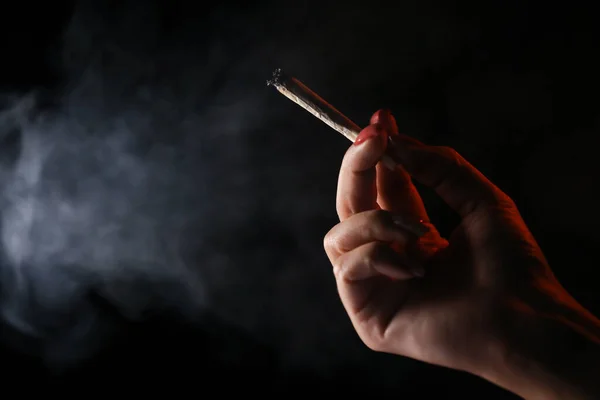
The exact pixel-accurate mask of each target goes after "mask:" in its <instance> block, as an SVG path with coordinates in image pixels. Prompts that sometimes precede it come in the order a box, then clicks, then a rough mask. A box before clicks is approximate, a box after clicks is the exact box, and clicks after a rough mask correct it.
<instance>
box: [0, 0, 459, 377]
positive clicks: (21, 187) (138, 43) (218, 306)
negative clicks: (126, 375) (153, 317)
mask: <svg viewBox="0 0 600 400" xmlns="http://www.w3.org/2000/svg"><path fill="white" fill-rule="evenodd" d="M122 3H123V4H122V5H120V6H119V7H116V8H111V7H109V5H107V4H109V3H108V2H91V1H88V2H80V3H79V4H78V6H77V7H76V9H75V11H74V14H73V16H72V18H71V20H70V21H69V24H68V26H67V27H66V29H65V31H64V33H63V36H62V41H61V53H60V57H61V58H60V62H58V64H59V65H60V67H61V69H62V71H63V73H64V76H66V80H65V82H64V84H63V85H62V86H61V89H60V90H59V91H57V92H55V93H54V94H53V98H52V102H51V103H52V106H51V107H49V108H44V107H40V106H39V95H38V94H37V93H36V92H35V91H34V92H32V93H30V94H27V95H25V96H22V95H18V96H16V97H15V98H12V99H10V101H9V100H6V101H4V103H6V104H9V105H8V106H6V107H4V108H3V111H2V113H1V114H0V129H1V130H2V131H1V132H0V136H1V137H8V136H10V135H13V136H14V135H15V132H17V133H16V135H17V137H18V140H16V141H15V143H16V144H15V145H14V146H12V147H10V149H9V150H10V151H9V150H3V153H7V152H8V153H11V154H13V153H14V154H13V155H12V156H11V157H12V158H11V157H7V159H6V160H4V159H3V161H2V162H3V164H2V166H1V169H0V178H1V182H0V184H1V191H2V200H1V201H2V209H1V212H2V214H1V224H2V265H1V270H0V271H1V282H0V283H1V296H2V297H1V303H0V311H1V315H2V318H3V320H4V321H5V323H7V324H9V325H10V326H11V327H12V329H14V330H15V331H17V332H19V333H20V334H21V335H23V336H26V337H29V338H34V339H35V340H36V343H38V344H39V345H38V346H37V347H34V348H33V349H31V348H30V347H28V349H29V351H32V352H34V353H36V354H37V355H40V356H42V357H43V358H44V359H45V360H46V361H47V362H48V363H51V364H56V365H62V364H65V363H71V362H77V361H78V360H81V359H85V358H87V357H89V356H91V355H93V354H94V352H95V351H97V349H98V348H99V346H101V345H102V344H103V343H104V342H105V341H106V339H107V338H108V337H109V336H110V335H111V334H112V333H113V332H114V331H115V330H116V329H117V326H115V324H114V323H113V322H112V320H111V319H110V318H109V317H107V315H106V313H105V312H104V311H102V310H100V309H99V308H98V307H97V305H96V304H95V303H94V301H93V300H92V299H91V297H90V292H92V291H93V292H94V293H96V294H97V295H99V296H101V297H102V298H104V299H106V301H108V302H109V303H110V304H112V305H114V307H115V308H116V309H117V310H118V312H119V313H120V314H121V315H122V316H124V317H125V318H127V319H130V320H143V319H144V318H145V317H146V316H147V315H148V313H152V312H155V311H156V310H161V311H166V312H171V313H174V314H177V315H181V316H183V317H185V318H187V319H189V320H191V321H195V322H197V323H199V324H201V323H202V318H201V315H202V312H203V311H205V310H210V311H211V312H213V313H215V314H216V315H218V316H219V317H220V318H222V319H223V320H225V321H227V322H228V323H230V324H233V325H235V326H238V327H240V328H242V329H244V330H245V331H247V332H249V333H250V334H252V335H253V336H255V337H256V338H259V339H260V340H261V341H264V342H268V343H269V344H271V345H272V346H274V347H275V348H276V349H277V351H278V352H279V354H282V358H283V363H284V364H286V363H287V364H289V365H291V366H294V365H307V364H310V365H311V366H314V367H315V368H321V369H327V368H330V367H331V366H333V365H338V364H346V363H348V362H355V361H356V360H357V359H359V358H361V357H364V356H365V354H366V353H367V350H366V349H364V348H363V347H362V346H361V345H360V343H359V342H358V339H357V337H356V335H355V333H354V332H353V330H352V328H351V326H350V323H349V322H348V320H347V318H346V315H345V314H344V312H343V309H342V307H341V304H340V303H339V300H338V298H337V293H336V292H335V285H334V283H333V278H332V276H331V273H330V266H329V265H328V262H327V260H326V258H325V255H324V252H323V249H322V237H323V235H324V234H325V233H326V231H327V230H328V229H329V228H330V227H331V226H332V225H333V224H334V223H335V211H334V210H335V208H334V196H335V182H336V178H337V177H336V175H337V169H338V165H339V161H340V160H341V157H342V155H343V151H344V149H345V147H346V146H347V143H346V142H345V141H344V139H342V138H340V137H338V136H337V135H335V134H334V133H331V132H330V131H329V130H328V128H327V127H325V126H324V125H321V124H320V123H319V122H318V121H314V120H313V119H312V117H310V116H309V115H308V114H306V113H304V112H302V111H300V110H299V109H297V108H296V106H295V105H293V104H290V103H289V102H288V101H287V100H285V99H283V98H281V97H279V95H278V94H276V93H275V92H274V91H272V89H268V88H266V86H265V85H264V81H265V79H266V78H268V77H269V75H270V72H271V70H272V69H273V68H275V67H283V68H288V70H290V71H291V72H292V73H296V74H298V76H299V77H300V78H302V79H305V80H306V81H307V83H309V85H311V86H313V85H314V87H315V89H317V90H318V91H319V92H320V93H321V94H322V95H323V96H324V97H325V98H328V99H329V100H331V101H332V103H333V104H336V106H339V107H340V108H341V109H342V110H345V111H347V112H348V113H349V114H350V115H353V116H356V119H357V122H359V123H362V122H364V121H366V120H367V118H368V114H369V112H371V111H373V110H375V109H377V108H379V107H381V106H383V105H385V103H383V102H385V101H386V100H385V99H386V98H388V99H389V98H390V97H391V96H393V95H394V96H397V93H399V92H400V93H402V92H401V91H398V88H400V89H402V88H404V89H406V91H405V92H404V93H408V92H410V88H411V85H412V83H411V82H413V81H414V80H418V79H420V75H419V74H420V72H419V70H420V68H422V67H423V66H427V65H428V64H432V65H438V66H439V65H442V64H443V63H445V62H446V61H447V60H448V59H449V57H450V56H451V55H452V54H453V52H454V51H458V49H457V48H455V47H453V45H452V43H451V38H452V34H456V31H455V30H454V29H455V27H454V26H453V25H452V23H451V22H450V21H445V20H443V19H440V18H439V17H435V16H429V17H427V18H425V19H424V20H421V21H420V22H419V23H420V24H421V27H422V30H423V33H422V36H421V37H420V38H419V40H421V41H415V40H414V38H411V37H407V38H405V39H403V40H402V41H400V42H398V43H397V44H396V47H395V48H393V49H390V48H389V47H387V46H388V44H381V43H379V42H377V43H369V41H368V40H367V38H368V37H373V36H374V34H378V36H379V35H381V34H383V35H385V34H386V33H387V34H389V33H390V32H395V33H396V34H397V35H398V36H401V32H400V33H398V30H400V31H401V30H403V29H405V30H406V29H408V28H407V26H409V23H410V21H409V18H408V17H407V16H405V14H402V13H401V10H399V11H397V12H398V14H397V15H396V17H395V18H394V20H395V24H394V25H392V24H390V23H382V22H377V23H376V22H373V21H365V20H364V18H363V17H362V16H361V13H360V12H359V11H357V10H339V9H337V8H335V7H333V6H331V7H330V6H328V5H326V4H322V5H321V7H315V6H314V5H312V6H311V5H308V4H303V5H302V6H296V8H295V9H294V10H293V12H292V11H288V10H287V8H286V7H287V5H285V4H282V5H272V6H271V8H264V9H262V8H261V9H253V10H249V9H243V8H237V9H235V10H234V9H232V8H227V7H222V8H219V9H209V10H207V12H206V15H204V16H203V17H202V19H201V21H202V22H198V16H194V15H191V16H190V17H189V19H186V18H183V17H179V19H177V20H176V21H175V22H173V21H170V20H168V19H165V18H166V17H165V15H168V12H169V10H167V9H166V8H165V7H167V6H166V5H165V4H166V3H167V2H164V3H161V2H158V3H152V4H150V3H146V2H122ZM173 3H174V4H175V6H172V7H182V8H184V10H183V11H184V12H182V13H181V14H180V15H186V12H185V6H184V4H185V3H182V2H173ZM406 7H407V8H408V10H407V11H410V12H413V14H414V12H415V10H413V8H414V7H415V6H414V4H413V5H411V4H407V5H406ZM423 7H424V6H423ZM236 10H237V11H236ZM378 10H379V11H377V9H376V10H375V11H373V12H374V13H375V14H376V15H378V16H379V17H381V18H383V17H384V16H385V9H384V8H381V9H378ZM180 11H181V10H180ZM190 13H191V11H190ZM406 15H408V14H406ZM141 16H143V18H142V17H141ZM390 18H391V17H388V20H389V19H390ZM306 21H311V22H310V23H308V22H306ZM388 22H389V21H388ZM349 24H350V25H356V26H360V27H361V29H360V30H354V29H348V28H347V27H348V25H349ZM427 26H435V28H436V29H435V30H434V29H431V30H430V31H428V30H427ZM317 28H318V29H317ZM423 43H426V45H423ZM411 46H412V47H411ZM415 49H419V51H421V52H424V55H421V56H419V57H416V56H415V55H414V51H415ZM367 52H370V54H372V56H368V55H365V54H367ZM386 52H387V53H386ZM382 54H388V55H389V54H394V55H395V56H393V57H391V56H390V57H389V60H388V61H387V62H381V61H382V58H383V56H382ZM369 57H372V61H371V60H370V59H367V60H365V58H369ZM411 57H412V58H411ZM351 66H352V67H351ZM386 75H387V76H394V77H395V78H394V79H395V81H394V82H395V88H396V89H394V93H392V92H391V91H389V90H388V91H387V92H386V89H382V90H381V93H378V94H377V95H373V94H371V93H370V91H371V90H372V88H373V87H378V85H380V86H379V87H381V85H382V84H383V83H384V81H385V76H386ZM326 82H335V83H336V84H335V85H334V84H325V83H326ZM321 88H322V90H320V89H321ZM349 94H353V95H354V96H349ZM7 95H8V94H7ZM404 96H406V95H404ZM373 98H376V99H377V100H376V102H374V101H373V100H372V99H373ZM7 99H8V98H7ZM399 101H400V102H402V98H400V100H399ZM380 102H381V103H380ZM399 113H400V115H401V119H402V120H403V121H405V123H406V124H407V125H408V126H412V127H414V128H415V129H413V131H414V130H418V129H417V127H420V128H419V129H423V130H424V131H425V130H427V127H428V122H425V121H428V120H429V116H428V115H427V114H426V113H420V114H416V115H417V117H412V119H410V118H404V117H402V114H403V113H406V114H409V113H410V110H409V109H400V110H399ZM361 118H362V119H361ZM415 118H416V119H418V120H417V121H415ZM423 127H424V128H423ZM417 133H418V132H417ZM11 137H12V136H11ZM23 350H24V349H23Z"/></svg>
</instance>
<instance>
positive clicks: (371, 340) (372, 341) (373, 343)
mask: <svg viewBox="0 0 600 400" xmlns="http://www.w3.org/2000/svg"><path fill="white" fill-rule="evenodd" d="M361 340H362V342H363V343H364V344H365V346H367V347H368V348H369V350H373V351H376V352H383V351H385V346H383V343H382V341H381V340H379V339H377V338H376V337H374V336H372V335H362V337H361Z"/></svg>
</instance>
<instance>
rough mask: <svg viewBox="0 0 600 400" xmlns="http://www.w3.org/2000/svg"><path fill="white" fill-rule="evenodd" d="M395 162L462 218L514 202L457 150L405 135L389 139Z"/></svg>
mask: <svg viewBox="0 0 600 400" xmlns="http://www.w3.org/2000/svg"><path fill="white" fill-rule="evenodd" d="M389 145H390V146H389V147H390V151H391V152H392V154H393V155H394V158H395V159H396V161H398V162H400V163H401V164H402V165H403V166H404V168H405V169H406V171H407V172H408V173H409V174H410V175H412V176H413V177H414V178H415V179H416V180H417V181H419V182H421V183H422V184H424V185H425V186H428V187H431V188H432V189H434V190H435V191H436V192H437V194H438V195H439V196H440V197H441V198H442V199H443V200H444V201H445V202H446V203H447V204H448V205H449V206H450V207H452V208H453V209H454V210H456V211H457V212H458V213H459V214H460V215H461V217H463V218H464V217H466V216H467V215H469V214H472V213H473V212H475V211H478V210H480V209H482V208H488V207H489V208H494V207H498V206H502V205H506V204H512V200H511V199H510V198H509V197H508V196H507V195H506V194H504V193H503V192H502V191H501V190H500V189H499V188H498V187H496V185H494V184H493V183H492V182H490V180H488V179H487V178H486V177H485V176H484V175H483V174H482V173H481V172H479V171H478V170H477V169H476V168H475V167H474V166H472V165H471V164H470V163H469V162H468V161H467V160H465V159H464V158H463V157H462V156H461V155H460V154H458V153H457V152H456V151H455V150H454V149H452V148H449V147H442V146H428V145H425V144H423V143H421V142H419V141H418V140H416V139H414V138H411V137H409V136H406V135H398V136H394V137H390V139H389Z"/></svg>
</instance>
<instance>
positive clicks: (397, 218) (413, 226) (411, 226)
mask: <svg viewBox="0 0 600 400" xmlns="http://www.w3.org/2000/svg"><path fill="white" fill-rule="evenodd" d="M392 221H393V222H394V224H395V225H398V226H400V227H402V228H404V229H406V230H408V231H410V232H412V233H414V234H415V235H417V236H418V237H422V236H424V235H425V234H426V233H427V232H429V227H427V225H425V221H424V220H419V221H411V220H410V219H408V218H406V217H404V216H402V215H394V216H392Z"/></svg>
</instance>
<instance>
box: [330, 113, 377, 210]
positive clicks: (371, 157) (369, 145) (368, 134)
mask: <svg viewBox="0 0 600 400" xmlns="http://www.w3.org/2000/svg"><path fill="white" fill-rule="evenodd" d="M386 145H387V133H386V131H385V129H384V127H383V126H382V125H380V124H372V125H369V126H367V127H366V128H365V129H363V130H362V131H361V133H360V134H359V135H358V137H357V138H356V141H355V142H354V144H353V145H352V146H351V147H350V148H349V149H348V151H347V152H346V155H345V156H344V160H343V161H342V166H341V168H340V175H339V178H338V188H337V199H336V209H337V213H338V216H339V218H340V221H343V220H345V219H347V218H348V217H350V216H352V215H354V214H356V213H359V212H363V211H368V210H374V209H377V208H378V206H377V183H376V176H377V173H376V169H375V167H376V165H377V163H378V162H379V160H380V159H381V157H382V156H383V153H384V152H385V148H386Z"/></svg>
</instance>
